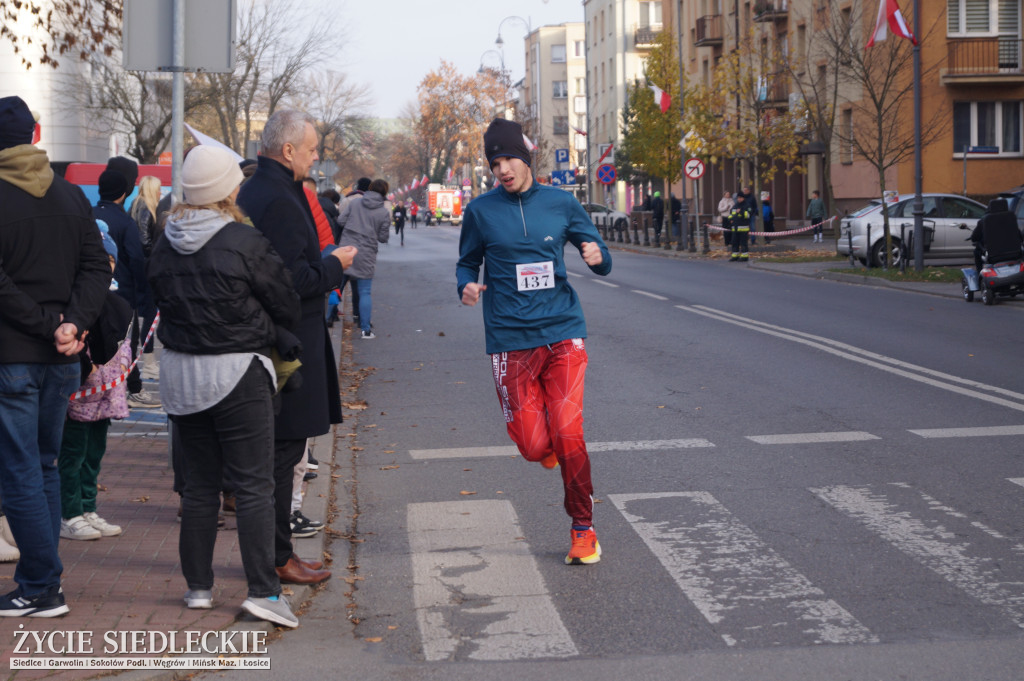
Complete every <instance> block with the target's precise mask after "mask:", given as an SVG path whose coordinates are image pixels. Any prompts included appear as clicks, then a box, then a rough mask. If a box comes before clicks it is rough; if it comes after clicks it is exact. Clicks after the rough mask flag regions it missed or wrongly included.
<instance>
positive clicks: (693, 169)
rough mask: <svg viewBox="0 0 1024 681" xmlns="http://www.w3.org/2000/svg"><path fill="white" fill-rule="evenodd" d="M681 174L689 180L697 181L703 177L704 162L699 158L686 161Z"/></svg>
mask: <svg viewBox="0 0 1024 681" xmlns="http://www.w3.org/2000/svg"><path fill="white" fill-rule="evenodd" d="M683 172H685V173H686V176H687V177H688V178H690V179H691V180H699V179H700V178H702V177H703V176H704V161H702V160H700V159H699V158H690V159H687V160H686V165H685V166H683Z"/></svg>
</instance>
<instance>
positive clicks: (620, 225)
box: [583, 203, 629, 230]
mask: <svg viewBox="0 0 1024 681" xmlns="http://www.w3.org/2000/svg"><path fill="white" fill-rule="evenodd" d="M583 210H585V211H587V215H589V216H590V219H591V220H592V221H593V223H594V225H595V226H596V227H598V228H600V227H607V228H609V229H615V230H623V229H626V228H627V227H628V226H629V216H627V215H626V214H625V213H623V212H622V211H621V210H612V209H611V208H608V207H607V206H602V205H601V204H599V203H584V204H583Z"/></svg>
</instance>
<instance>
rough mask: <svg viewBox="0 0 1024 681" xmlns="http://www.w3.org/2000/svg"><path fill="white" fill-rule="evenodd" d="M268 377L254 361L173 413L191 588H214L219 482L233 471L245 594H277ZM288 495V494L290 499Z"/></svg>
mask: <svg viewBox="0 0 1024 681" xmlns="http://www.w3.org/2000/svg"><path fill="white" fill-rule="evenodd" d="M271 391H272V387H271V383H270V376H269V375H267V371H266V369H265V368H264V367H263V364H262V363H261V362H260V361H259V360H256V359H254V360H253V361H252V364H250V365H249V369H248V370H247V371H246V372H245V375H244V376H243V377H242V379H241V380H240V381H239V382H238V385H237V386H235V389H234V390H232V391H231V392H230V393H229V394H228V396H227V397H225V398H224V399H223V400H221V401H220V402H218V403H217V404H216V405H214V406H213V407H210V408H209V409H206V410H204V411H201V412H198V413H195V414H187V415H185V416H171V417H170V418H171V419H172V420H173V421H174V423H175V426H176V430H177V431H178V440H179V442H180V443H181V450H182V451H181V456H182V463H183V465H184V472H185V489H184V494H183V495H182V513H181V531H180V533H179V536H178V557H179V559H180V561H181V572H182V574H183V575H184V577H185V582H186V583H187V584H188V587H189V589H211V588H212V587H213V548H214V543H215V542H216V541H217V512H218V511H219V510H220V491H221V480H222V478H224V477H230V479H231V481H232V484H233V486H234V488H235V507H236V509H237V513H238V548H239V552H240V553H241V555H242V567H243V569H244V570H245V578H246V581H247V582H248V584H249V596H250V597H252V598H266V597H268V596H276V595H277V594H279V593H281V582H280V581H279V580H278V578H277V572H276V571H275V570H274V543H273V536H274V498H273V495H274V412H273V407H272V406H271ZM288 501H290V499H286V500H285V503H288Z"/></svg>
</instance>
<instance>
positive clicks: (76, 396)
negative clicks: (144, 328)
mask: <svg viewBox="0 0 1024 681" xmlns="http://www.w3.org/2000/svg"><path fill="white" fill-rule="evenodd" d="M159 323H160V312H157V313H156V317H154V318H153V325H152V326H150V327H149V333H147V334H146V340H144V341H142V348H144V347H146V346H147V345H149V339H150V338H152V337H153V334H154V333H155V332H156V325H157V324H159ZM140 350H141V348H140ZM139 357H142V353H141V352H139V353H137V356H136V358H135V361H134V362H132V364H131V366H130V367H128V368H127V369H126V370H125V371H124V373H122V374H121V375H120V376H118V377H117V378H115V379H114V380H113V381H111V382H110V383H104V384H103V385H100V386H95V387H93V388H86V389H85V390H79V391H78V392H76V393H74V394H73V395H71V397H69V398H68V401H69V402H70V401H71V400H77V399H79V398H81V397H89V396H90V395H96V394H97V393H101V392H105V391H107V390H110V389H111V388H116V387H117V386H119V385H121V384H122V383H124V380H125V378H127V377H128V374H130V373H131V372H132V369H134V368H135V365H136V364H138V363H139Z"/></svg>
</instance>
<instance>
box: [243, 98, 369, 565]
mask: <svg viewBox="0 0 1024 681" xmlns="http://www.w3.org/2000/svg"><path fill="white" fill-rule="evenodd" d="M314 123H315V121H314V120H313V118H312V117H311V116H309V115H308V114H305V113H302V112H300V111H294V110H282V111H278V112H276V113H274V115H272V116H271V117H270V119H269V120H268V121H267V125H266V127H265V128H264V129H263V137H262V142H263V155H262V156H260V158H259V167H258V168H257V170H256V172H255V173H254V174H253V176H252V177H251V178H250V179H249V180H248V181H247V182H246V183H245V184H244V185H242V189H241V190H240V191H239V193H238V199H237V203H238V205H239V206H240V207H241V208H242V210H244V211H245V212H246V214H247V215H248V216H249V217H250V218H251V219H252V222H253V224H254V225H255V226H256V228H257V229H258V230H260V231H261V232H263V234H264V236H266V237H267V239H269V240H270V243H271V244H272V245H273V247H274V250H275V251H277V253H278V255H280V256H281V259H282V260H284V263H285V266H287V267H288V269H289V270H290V271H291V273H292V284H293V285H294V286H295V291H296V292H297V293H298V294H299V298H300V299H301V303H300V319H299V323H298V325H297V326H296V327H295V328H294V329H292V331H293V332H294V334H295V335H296V336H297V337H298V338H299V340H300V341H301V342H302V358H301V359H302V383H301V385H300V386H299V387H298V388H297V389H295V390H290V391H285V392H282V393H281V411H280V413H279V414H278V415H277V417H276V419H275V421H274V485H275V486H274V508H275V525H276V531H275V565H276V567H277V573H278V576H279V577H280V578H281V581H282V582H290V583H294V584H316V583H319V582H322V581H324V580H326V579H328V578H330V576H331V573H330V572H328V571H327V570H321V569H315V568H314V567H313V566H311V564H310V563H307V562H305V561H302V560H301V559H300V558H299V557H298V556H296V555H295V553H294V551H293V550H292V544H291V522H290V520H291V500H292V469H293V468H294V467H295V464H297V463H299V461H300V460H301V459H302V457H303V456H304V455H305V451H306V439H307V438H311V437H316V436H318V435H323V434H324V433H326V432H328V431H329V430H330V428H331V424H332V423H341V393H340V388H339V385H338V367H337V364H336V363H335V358H334V354H333V352H332V346H331V341H330V337H329V336H328V334H327V324H326V322H325V321H324V312H325V302H326V301H325V296H326V294H327V292H328V291H330V290H331V289H333V288H337V287H338V286H340V285H341V282H342V278H343V277H344V268H346V267H348V266H350V265H351V264H352V258H353V256H354V255H355V252H356V249H355V248H352V247H349V248H338V249H336V250H334V251H332V252H331V253H330V254H328V255H323V256H322V255H321V253H320V245H319V241H318V239H317V234H316V225H315V223H314V222H313V214H312V213H311V212H310V209H309V203H308V202H307V201H306V196H305V193H304V192H303V189H302V179H303V178H304V177H306V176H307V175H308V174H309V170H310V168H311V167H312V165H313V163H314V162H315V161H316V159H317V152H316V142H317V138H316V130H315V129H314V127H313V126H314Z"/></svg>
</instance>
